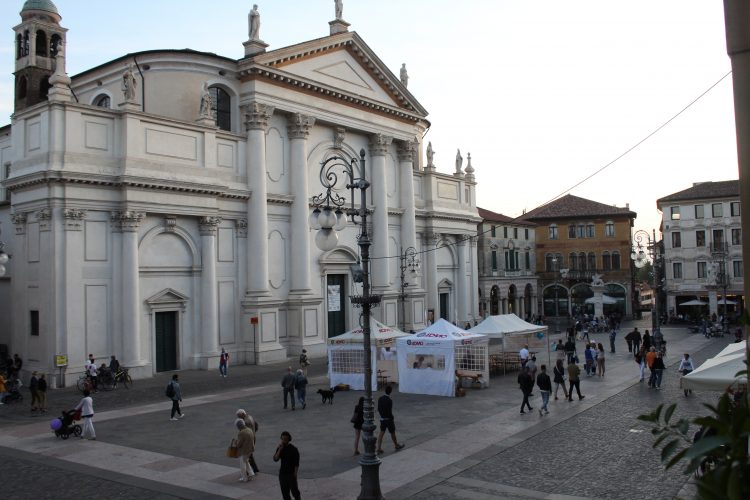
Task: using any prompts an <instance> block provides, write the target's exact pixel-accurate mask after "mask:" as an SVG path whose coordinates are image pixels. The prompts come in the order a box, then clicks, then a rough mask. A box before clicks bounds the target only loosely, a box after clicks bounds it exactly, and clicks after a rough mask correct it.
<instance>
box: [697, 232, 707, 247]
mask: <svg viewBox="0 0 750 500" xmlns="http://www.w3.org/2000/svg"><path fill="white" fill-rule="evenodd" d="M695 246H697V247H705V246H706V232H705V231H696V232H695Z"/></svg>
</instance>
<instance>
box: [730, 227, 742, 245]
mask: <svg viewBox="0 0 750 500" xmlns="http://www.w3.org/2000/svg"><path fill="white" fill-rule="evenodd" d="M732 245H742V230H741V229H732Z"/></svg>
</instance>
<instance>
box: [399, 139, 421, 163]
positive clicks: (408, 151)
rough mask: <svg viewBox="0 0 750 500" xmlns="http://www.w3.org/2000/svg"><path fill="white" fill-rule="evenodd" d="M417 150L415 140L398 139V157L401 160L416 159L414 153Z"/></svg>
mask: <svg viewBox="0 0 750 500" xmlns="http://www.w3.org/2000/svg"><path fill="white" fill-rule="evenodd" d="M416 151H417V143H416V142H415V141H398V159H399V161H411V162H413V161H414V155H415V154H416Z"/></svg>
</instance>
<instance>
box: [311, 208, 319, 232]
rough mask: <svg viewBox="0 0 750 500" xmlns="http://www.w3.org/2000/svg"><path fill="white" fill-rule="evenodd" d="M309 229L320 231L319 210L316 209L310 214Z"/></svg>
mask: <svg viewBox="0 0 750 500" xmlns="http://www.w3.org/2000/svg"><path fill="white" fill-rule="evenodd" d="M310 228H311V229H320V209H319V208H317V207H316V208H315V210H313V211H312V213H311V214H310Z"/></svg>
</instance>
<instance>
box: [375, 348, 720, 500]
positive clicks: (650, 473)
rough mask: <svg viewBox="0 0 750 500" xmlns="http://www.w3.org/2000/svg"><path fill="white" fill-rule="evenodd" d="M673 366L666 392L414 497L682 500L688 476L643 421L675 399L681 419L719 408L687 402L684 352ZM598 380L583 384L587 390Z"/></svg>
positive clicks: (582, 419)
mask: <svg viewBox="0 0 750 500" xmlns="http://www.w3.org/2000/svg"><path fill="white" fill-rule="evenodd" d="M723 346H724V344H716V343H714V344H710V345H709V346H708V347H706V348H704V349H702V350H701V351H699V352H698V353H694V354H693V359H694V360H695V361H696V362H697V363H698V364H700V363H702V362H703V361H704V360H705V359H707V358H709V357H711V356H713V355H715V354H716V353H717V352H718V351H719V350H721V348H723ZM669 361H670V365H669V366H668V368H667V370H665V373H664V382H663V384H662V388H661V390H660V391H657V390H653V389H649V388H648V386H647V385H646V384H645V383H641V384H635V385H633V386H632V387H630V388H628V389H626V390H625V391H623V392H620V393H619V394H617V395H615V396H612V397H610V398H608V399H607V400H605V401H603V402H601V403H599V404H597V405H595V406H593V407H592V408H589V409H588V410H586V411H584V412H581V413H578V414H577V415H575V416H573V417H572V418H570V419H567V420H565V421H563V422H560V423H558V424H556V425H554V426H552V427H550V428H549V429H546V430H544V431H543V432H539V433H537V434H534V435H532V436H529V437H528V439H524V440H523V441H521V442H520V443H518V444H515V445H514V446H511V447H509V448H507V449H505V450H502V451H498V452H497V453H495V454H494V455H493V456H491V457H489V458H485V459H481V460H480V461H479V462H478V463H476V464H475V465H472V466H470V467H468V468H467V469H466V470H464V471H463V472H460V473H458V474H456V475H454V476H452V477H450V478H447V479H445V480H444V481H442V482H440V483H438V484H436V485H434V486H432V487H430V488H427V489H425V490H423V491H422V492H420V493H419V494H417V495H413V496H409V498H415V499H425V500H427V499H433V500H435V499H457V498H472V499H483V498H487V499H489V498H498V497H502V498H545V497H547V496H548V495H555V498H560V496H561V495H563V496H569V497H587V498H608V499H609V498H611V499H615V498H622V499H630V498H674V497H675V496H676V495H677V494H678V492H679V491H680V489H681V488H682V487H683V485H684V484H685V482H686V481H687V479H688V478H687V477H686V476H685V475H684V474H683V473H682V469H681V468H680V467H676V468H673V469H671V470H669V471H665V470H664V469H663V467H662V465H661V463H660V461H659V453H658V451H657V450H653V449H652V448H651V446H652V444H653V441H654V438H653V436H652V434H651V433H650V432H649V430H650V427H649V426H648V425H647V424H645V423H642V422H639V421H637V419H636V417H637V416H638V415H641V414H644V413H648V412H650V411H652V410H654V409H655V408H656V406H658V405H659V404H660V403H665V406H667V405H669V404H671V403H672V402H677V403H678V407H677V410H676V411H675V414H674V417H673V420H677V419H679V418H680V417H683V416H685V417H693V416H697V415H699V414H705V412H706V410H705V408H704V407H703V406H702V403H704V402H705V403H714V402H715V399H716V396H717V394H716V393H712V392H696V393H694V394H693V395H692V396H690V397H687V398H686V397H684V395H683V393H682V391H681V390H680V389H679V375H678V374H677V371H676V370H677V366H676V364H675V363H679V358H678V355H676V354H673V355H672V356H671V357H670V360H669ZM592 380H593V379H586V378H584V379H583V386H584V392H585V387H586V385H590V384H591V383H593V382H591V381H592ZM553 411H554V410H553ZM695 430H697V429H692V430H691V432H693V431H695ZM478 458H480V457H478ZM396 497H398V495H396V496H394V495H391V496H390V497H389V498H396Z"/></svg>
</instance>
